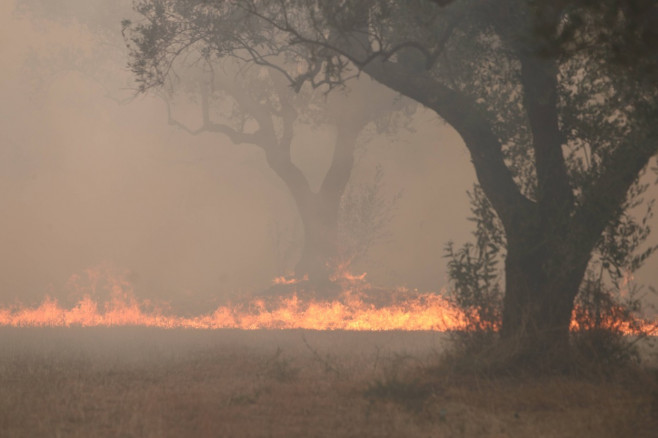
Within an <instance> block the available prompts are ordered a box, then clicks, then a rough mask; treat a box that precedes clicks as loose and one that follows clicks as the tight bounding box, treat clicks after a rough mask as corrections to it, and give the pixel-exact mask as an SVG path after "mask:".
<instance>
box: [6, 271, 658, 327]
mask: <svg viewBox="0 0 658 438" xmlns="http://www.w3.org/2000/svg"><path fill="white" fill-rule="evenodd" d="M365 276H366V275H365V274H362V275H356V276H355V275H352V274H349V273H348V272H347V271H345V272H342V273H341V274H340V277H337V278H335V279H334V281H336V283H337V284H339V285H340V286H341V287H342V290H343V292H342V293H341V294H340V295H339V296H338V297H336V298H335V299H333V300H330V301H326V300H324V301H323V300H318V299H309V298H305V297H302V296H300V295H299V294H296V293H293V294H290V295H288V296H285V297H278V298H271V299H264V298H258V299H253V300H251V301H248V302H246V303H238V304H233V305H231V304H227V305H223V306H219V307H218V308H217V309H215V310H214V311H213V312H211V313H207V314H203V315H199V316H192V317H184V316H178V315H175V314H173V313H172V312H171V311H170V310H169V309H167V308H166V307H163V306H157V305H154V304H153V303H151V302H150V301H148V300H138V299H137V298H136V297H135V294H134V292H133V289H132V285H131V284H130V282H129V281H127V280H126V279H125V276H117V275H115V274H114V273H113V272H112V270H110V269H108V268H99V269H90V270H87V271H85V275H82V276H72V277H71V279H70V280H69V282H68V286H69V288H71V289H72V290H73V292H72V294H73V295H74V296H77V297H80V298H78V299H77V302H76V303H75V304H74V305H72V306H69V307H64V306H62V305H60V303H59V302H58V300H57V299H55V298H52V297H46V298H45V299H44V300H43V302H42V303H41V304H40V305H39V306H37V307H26V306H22V305H15V306H10V307H4V308H3V307H0V326H11V327H95V326H105V327H110V326H144V327H158V328H187V329H224V328H232V329H243V330H257V329H309V330H358V331H382V330H405V331H421V330H431V331H449V330H464V329H466V327H468V320H467V318H466V316H465V315H464V313H463V312H462V311H461V310H459V309H457V308H456V307H455V306H454V305H452V304H451V303H450V302H449V301H448V300H447V299H446V298H445V297H443V296H442V295H440V294H436V293H418V292H416V291H409V290H407V289H404V288H399V289H396V290H394V291H393V292H388V293H383V292H381V291H380V292H377V293H374V292H373V290H374V288H372V286H371V285H370V284H369V283H367V282H366V281H365ZM273 283H274V284H276V285H284V286H290V288H291V290H292V288H293V287H296V285H297V283H298V281H296V280H294V279H292V278H289V277H279V278H276V279H274V281H273ZM377 301H379V302H377ZM657 327H658V325H657V323H656V322H655V321H654V322H650V321H647V322H645V323H644V324H643V327H642V328H643V329H644V330H645V331H647V330H646V329H647V328H648V329H649V330H648V332H655V331H656V328H657ZM582 328H583V327H579V326H578V324H577V323H576V322H575V320H574V321H573V322H572V330H579V329H582ZM619 328H620V329H621V330H622V331H623V332H624V333H628V334H633V333H636V332H637V326H631V325H628V326H626V325H623V326H619Z"/></svg>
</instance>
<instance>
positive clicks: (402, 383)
mask: <svg viewBox="0 0 658 438" xmlns="http://www.w3.org/2000/svg"><path fill="white" fill-rule="evenodd" d="M444 346H445V335H443V334H439V333H428V332H414V333H405V332H379V333H363V332H361V333H357V332H317V331H297V330H292V331H239V330H215V331H195V330H159V329H140V328H93V329H91V328H86V329H82V328H71V329H34V328H30V329H26V328H22V329H21V328H7V327H5V328H0V387H1V388H2V390H1V392H0V436H2V437H42V436H43V437H91V436H93V437H324V436H326V437H352V436H353V437H387V436H390V437H530V436H532V437H590V436H591V437H597V438H605V437H625V436H629V437H630V436H634V437H642V436H646V437H650V436H657V435H655V434H656V432H657V431H658V423H657V420H656V419H658V384H657V383H656V380H657V379H658V375H656V374H653V375H652V374H651V373H650V372H646V371H645V372H642V374H643V376H640V375H638V376H632V375H630V376H627V378H621V379H620V378H615V379H612V380H610V381H607V380H606V379H602V378H596V379H583V378H579V379H575V378H567V377H552V378H545V379H543V380H518V379H511V378H505V377H501V378H496V379H484V378H477V377H474V376H464V375H461V374H459V373H458V372H454V373H447V374H446V371H442V372H439V371H437V370H436V368H435V366H434V364H436V363H437V362H438V361H439V360H440V359H439V358H440V356H441V354H442V351H443V348H444Z"/></svg>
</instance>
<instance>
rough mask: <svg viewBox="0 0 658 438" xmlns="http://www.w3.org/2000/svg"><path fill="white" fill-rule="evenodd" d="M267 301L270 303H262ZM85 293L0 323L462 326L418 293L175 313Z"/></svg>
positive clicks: (5, 312) (441, 304)
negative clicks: (380, 300) (389, 301)
mask: <svg viewBox="0 0 658 438" xmlns="http://www.w3.org/2000/svg"><path fill="white" fill-rule="evenodd" d="M268 307H270V308H268ZM98 308H99V305H98V303H97V302H95V301H94V300H92V299H91V298H90V297H89V296H88V295H86V296H84V297H83V298H82V299H81V300H80V301H78V303H77V304H76V305H75V306H73V307H72V308H71V309H64V308H62V307H60V306H59V304H58V302H57V300H56V299H54V298H51V297H47V298H46V299H45V300H44V301H43V302H42V303H41V305H39V306H38V307H36V308H25V307H21V308H18V309H7V308H2V309H0V326H13V327H28V326H31V327H71V326H81V327H93V326H146V327H160V328H195V329H221V328H237V329H245V330H255V329H295V328H301V329H312V330H361V331H380V330H408V331H416V330H436V331H446V330H454V329H459V328H461V327H464V319H463V315H462V314H461V312H459V311H458V310H456V309H455V308H454V307H452V306H451V305H450V304H449V303H448V302H447V301H446V300H445V299H444V298H443V297H441V296H439V295H435V294H424V295H422V296H419V297H417V298H414V299H410V300H408V301H405V302H404V303H399V304H395V305H390V306H385V307H376V306H375V305H373V304H369V303H366V302H364V301H363V300H362V299H361V298H359V297H356V296H351V295H350V294H345V295H344V296H343V298H342V299H341V300H334V301H330V302H321V301H311V302H308V303H306V302H303V301H302V300H301V299H300V298H298V297H297V296H296V295H293V296H291V297H289V298H284V299H281V300H279V301H278V303H277V304H276V305H275V306H271V305H270V306H268V305H267V303H266V302H265V301H263V300H255V301H252V302H250V303H249V304H248V305H246V306H236V307H231V306H220V307H218V308H217V309H216V310H215V311H214V312H213V313H210V314H206V315H201V316H195V317H181V316H175V315H167V314H164V313H163V312H161V311H159V310H154V311H149V312H145V311H143V310H142V306H140V304H139V303H138V302H137V301H136V300H135V299H134V298H132V297H128V298H125V297H124V298H116V297H115V298H114V299H112V301H110V302H109V303H106V305H105V310H104V311H102V312H101V311H99V310H98Z"/></svg>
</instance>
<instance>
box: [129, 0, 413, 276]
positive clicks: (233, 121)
mask: <svg viewBox="0 0 658 438" xmlns="http://www.w3.org/2000/svg"><path fill="white" fill-rule="evenodd" d="M178 6H180V8H179V7H178ZM178 6H176V8H175V11H176V13H177V14H180V15H179V16H177V18H176V24H177V25H178V24H180V25H183V26H184V27H185V30H183V29H182V28H181V29H178V30H173V29H169V30H164V29H163V28H160V27H158V25H156V23H155V21H154V20H157V19H158V18H159V17H160V15H159V14H160V13H161V12H163V11H165V10H164V9H161V7H165V5H163V4H159V3H156V4H154V5H153V8H151V5H148V4H142V5H139V6H138V9H137V10H138V11H139V12H140V13H142V14H143V15H144V16H145V17H147V19H148V22H147V23H149V24H141V25H138V26H136V27H134V28H132V29H131V30H130V40H129V48H130V50H131V67H132V69H133V70H134V71H135V73H136V74H137V78H138V80H139V81H140V91H142V92H145V91H147V90H150V89H152V88H159V89H165V90H176V89H181V88H183V81H184V76H185V75H186V74H188V73H189V69H190V68H191V66H194V65H202V66H205V68H204V70H205V79H200V80H197V81H196V84H197V85H195V87H196V90H195V92H196V93H198V94H200V106H201V112H202V117H201V119H202V120H201V126H200V127H198V128H194V129H192V128H189V127H188V126H186V125H184V124H182V123H181V122H180V121H178V120H176V119H175V118H173V117H172V116H171V115H170V123H172V124H175V125H178V126H180V127H182V128H184V129H186V130H187V131H188V132H190V133H191V134H199V133H202V132H215V133H220V134H223V135H225V136H227V137H228V138H229V139H230V140H231V141H232V142H233V143H234V144H252V145H256V146H259V147H260V148H262V150H263V151H264V152H265V159H266V160H267V164H268V165H269V167H270V168H271V169H272V170H273V171H274V172H275V173H276V175H277V176H278V177H279V178H280V179H281V180H282V181H283V182H284V184H285V186H286V188H287V189H288V191H289V193H290V194H291V196H292V198H293V200H294V202H295V205H296V207H297V210H298V212H299V215H300V217H301V222H302V224H303V228H304V243H303V247H302V252H301V256H300V259H299V262H298V263H297V265H296V268H295V275H296V276H297V277H298V278H303V277H305V276H308V278H309V280H310V281H311V282H312V283H314V284H315V286H316V287H322V286H323V285H325V284H326V283H327V282H328V281H329V279H330V277H331V275H332V274H333V271H334V269H335V267H336V266H337V265H338V264H343V263H345V262H346V260H340V257H341V256H342V255H344V252H343V251H341V250H340V248H341V246H344V245H341V244H340V242H339V237H341V236H339V215H340V210H341V198H342V197H343V194H344V193H345V190H346V187H347V184H348V181H349V179H350V176H351V173H352V169H353V167H354V154H355V149H356V147H357V144H358V138H359V136H360V135H361V134H362V132H363V131H364V130H365V129H366V127H368V126H374V127H375V130H376V131H378V132H379V133H382V132H384V131H386V130H389V131H390V126H395V125H397V123H396V122H395V121H394V119H396V116H395V114H394V113H398V114H399V115H401V117H397V119H400V120H401V119H404V118H405V117H406V116H405V115H404V114H405V111H406V113H407V115H408V114H409V109H410V106H409V103H410V101H404V100H400V99H396V98H395V97H394V95H393V94H391V93H384V94H382V93H377V92H376V89H377V87H378V85H377V84H376V83H374V82H371V81H369V80H368V79H365V80H363V81H360V82H359V85H358V86H357V87H355V88H353V89H352V90H350V91H349V93H340V95H338V94H332V96H329V97H327V96H326V95H325V94H324V93H321V92H319V91H314V90H313V89H311V88H310V87H309V89H304V90H300V89H299V88H298V89H297V91H298V92H297V93H294V92H293V90H292V89H291V88H290V86H289V85H290V83H289V81H288V79H289V77H286V76H285V75H282V74H281V73H282V70H279V71H277V70H273V69H267V68H264V67H258V66H255V67H254V66H251V67H250V66H245V65H244V62H242V61H241V59H240V58H242V57H244V58H246V57H249V56H257V55H256V53H255V52H253V51H252V52H249V51H247V52H245V53H241V52H238V51H232V52H227V53H228V54H230V55H231V58H232V59H230V60H228V59H222V58H223V57H222V56H218V55H219V54H218V53H217V51H216V50H215V49H213V48H212V43H211V42H210V41H207V40H206V39H205V38H206V36H207V35H206V33H205V32H206V29H205V26H207V25H208V24H209V21H208V20H211V17H209V16H204V15H203V14H198V10H197V8H195V7H193V5H191V4H190V5H186V4H185V2H181V3H180V5H178ZM170 18H171V17H170ZM187 20H189V25H187V24H185V23H186V22H187ZM151 25H155V26H154V27H151ZM179 31H180V32H182V34H178V36H176V37H174V38H176V39H177V40H178V39H180V40H179V41H180V42H182V40H183V39H184V40H186V42H185V43H183V44H184V45H185V48H184V50H180V51H178V53H176V54H173V53H169V49H168V48H166V47H164V46H163V45H162V43H163V42H164V41H165V40H166V37H164V36H163V35H164V34H160V32H165V33H167V32H173V33H178V32H179ZM197 32H199V33H197ZM173 33H170V35H172V36H173ZM213 38H214V37H213ZM216 41H218V40H216ZM159 50H163V52H159ZM165 53H166V54H167V55H171V58H169V57H168V56H167V60H166V61H165V60H164V59H160V56H161V55H163V54H165ZM154 57H155V58H158V59H160V61H163V62H165V63H167V65H166V66H164V64H160V67H163V68H164V70H163V71H158V72H157V73H156V72H153V71H151V72H149V71H148V69H149V67H148V66H149V65H151V63H152V62H158V63H159V62H160V61H156V60H155V58H154ZM287 62H289V63H290V62H292V61H287ZM176 63H177V64H176ZM285 63H286V62H284V64H285ZM297 63H298V60H295V61H294V62H292V64H293V65H292V67H293V68H297V67H296V66H297ZM186 69H187V70H188V73H182V71H183V70H186ZM174 71H176V73H174ZM319 106H322V107H323V110H322V111H318V110H317V108H318V107H319ZM314 108H316V109H315V110H314ZM403 110H404V111H403ZM170 114H171V112H170ZM382 120H384V121H386V123H382ZM300 123H312V124H328V125H332V126H334V127H335V129H336V136H335V143H334V144H335V147H334V151H333V155H332V159H331V164H330V166H329V170H328V171H327V174H326V176H325V177H324V179H323V180H322V183H321V185H320V188H319V190H318V191H317V192H314V191H313V190H312V189H311V186H310V184H309V181H308V179H307V178H306V176H305V175H304V173H303V172H302V170H301V169H300V168H299V167H298V166H297V165H296V164H295V163H294V162H293V160H292V155H291V147H292V143H293V140H294V138H295V130H296V127H298V125H299V124H300ZM389 125H390V126H389Z"/></svg>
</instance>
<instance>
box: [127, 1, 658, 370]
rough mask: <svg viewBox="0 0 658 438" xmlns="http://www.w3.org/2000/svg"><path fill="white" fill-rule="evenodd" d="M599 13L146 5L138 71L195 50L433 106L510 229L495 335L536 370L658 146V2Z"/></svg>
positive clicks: (566, 8) (143, 76)
mask: <svg viewBox="0 0 658 438" xmlns="http://www.w3.org/2000/svg"><path fill="white" fill-rule="evenodd" d="M437 3H440V4H437ZM444 3H445V5H444ZM594 3H597V2H588V1H571V2H569V1H563V2H543V1H542V2H531V1H527V0H506V1H497V2H489V1H482V0H464V1H453V2H433V1H428V0H408V1H395V0H352V1H350V0H346V1H333V0H237V1H234V2H223V1H209V0H207V1H201V0H196V1H193V0H189V1H176V0H169V1H167V0H158V1H155V0H153V1H142V2H139V3H138V5H137V8H138V10H140V12H142V13H143V14H144V15H146V16H147V17H148V21H147V22H144V23H142V24H140V25H138V26H137V27H136V28H134V30H135V31H136V32H137V33H138V34H140V35H141V38H142V39H141V42H142V43H143V47H144V49H145V50H142V51H141V53H140V54H139V56H136V57H133V62H132V66H133V69H134V71H135V73H136V74H137V77H138V78H139V79H140V80H141V81H142V84H143V86H145V87H148V86H151V85H152V84H153V83H157V82H158V81H159V80H160V78H161V77H162V75H166V73H167V68H168V65H169V63H170V62H171V60H172V59H173V58H175V57H176V55H177V54H178V53H180V51H181V50H183V49H184V48H185V46H186V45H189V44H192V43H194V44H201V45H202V46H203V47H204V48H205V50H206V51H207V52H208V53H212V55H213V56H217V57H222V56H226V55H232V56H235V55H236V54H243V55H244V56H246V57H248V58H249V59H250V60H251V61H252V62H254V63H256V64H260V65H267V66H269V67H271V68H274V69H277V70H279V71H280V72H281V73H283V75H284V76H285V77H286V78H287V79H288V80H289V82H290V84H291V85H292V86H293V88H295V89H300V88H301V87H302V85H303V84H305V83H309V84H311V85H312V86H314V87H320V86H324V87H327V88H334V87H337V86H342V85H344V84H345V81H346V80H347V79H348V78H349V77H350V76H352V75H355V74H358V73H359V72H365V73H367V74H368V75H370V76H371V77H373V78H374V79H376V80H377V81H379V82H380V83H382V84H384V85H386V86H388V87H390V88H391V89H393V90H395V91H397V92H399V93H401V94H402V95H404V96H407V97H410V98H412V99H414V100H416V101H417V102H419V103H421V104H423V105H425V106H426V107H428V108H430V109H432V110H434V111H435V112H436V114H437V115H438V116H439V117H440V118H442V119H443V120H445V121H446V122H447V123H448V124H450V125H451V126H452V127H453V128H454V129H455V130H456V131H457V132H458V133H459V134H460V135H461V137H462V139H463V141H464V143H465V145H466V147H467V148H468V150H469V151H470V154H471V159H472V162H473V165H474V167H475V171H476V175H477V178H478V182H479V184H480V186H481V188H482V191H483V193H484V194H485V195H486V197H487V199H488V201H489V202H490V203H491V206H492V207H493V209H494V210H495V211H496V214H497V216H498V218H499V219H500V221H501V224H502V227H503V230H504V238H505V243H506V253H505V294H504V308H503V315H502V328H501V336H502V337H503V338H504V339H508V340H511V339H518V340H519V341H520V344H519V345H520V348H519V350H518V354H517V355H516V357H517V358H518V359H519V360H524V361H525V360H527V361H530V362H537V361H541V360H544V359H546V357H547V355H548V354H552V355H554V357H555V356H556V355H557V356H559V355H560V354H561V353H562V352H564V351H565V349H566V348H567V345H568V334H569V331H568V330H569V322H570V319H571V314H572V309H573V305H574V299H575V297H576V294H577V292H578V289H579V285H580V284H581V282H582V281H583V277H584V274H585V272H586V269H587V266H588V264H589V262H590V259H591V256H592V253H593V252H594V250H595V248H596V247H597V245H598V244H599V243H600V242H601V240H602V239H604V236H605V233H606V230H607V229H609V227H610V226H611V225H612V224H615V223H616V222H617V221H618V220H619V218H620V217H621V215H622V214H623V213H624V210H625V208H627V207H628V206H629V205H630V199H629V190H630V189H631V188H632V187H634V186H636V185H637V184H638V177H639V175H640V174H641V172H642V171H643V169H645V167H646V165H647V163H648V162H649V160H650V159H651V157H653V156H654V155H655V154H656V152H657V151H658V142H657V141H656V138H657V137H656V136H657V134H658V132H657V131H658V125H656V124H655V120H656V118H657V117H658V104H657V99H656V96H657V91H656V86H655V76H652V75H648V74H646V73H645V72H647V71H651V68H652V66H653V65H654V64H655V63H656V56H655V50H654V49H653V47H655V45H653V46H652V45H651V44H647V43H646V42H645V39H647V40H651V38H653V36H655V32H654V30H653V29H655V26H654V25H653V24H655V20H654V19H653V18H651V17H654V16H655V5H653V4H651V3H652V2H641V1H639V0H638V1H636V2H632V1H627V2H623V1H606V2H598V3H599V4H598V5H595V4H594ZM631 5H640V6H642V8H644V9H642V10H643V11H644V14H638V13H637V11H636V10H635V9H632V8H631ZM628 8H631V9H628ZM644 17H648V18H646V19H645V18H644ZM643 20H644V21H643ZM652 20H653V21H652ZM652 23H653V24H652ZM638 29H639V30H638ZM190 35H195V37H194V38H192V39H190V38H189V36H190ZM147 48H148V50H146V49H147ZM626 49H628V50H629V53H628V55H626V57H627V58H628V59H627V62H626V63H624V62H620V59H621V60H623V59H624V56H620V54H621V55H624V54H625V50H626ZM291 59H292V60H297V63H294V64H292V65H293V68H291V67H290V65H291V63H290V60H291ZM283 60H285V63H284V62H282V61H283ZM640 67H641V68H640Z"/></svg>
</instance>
